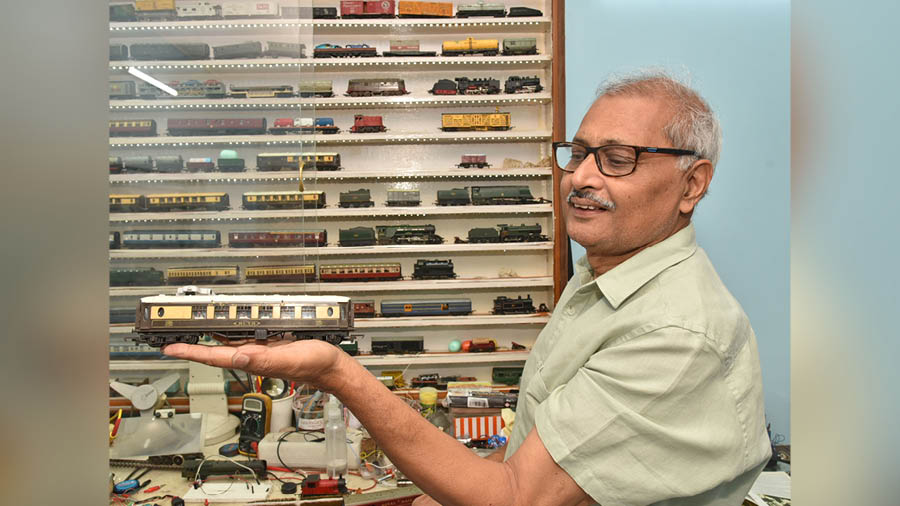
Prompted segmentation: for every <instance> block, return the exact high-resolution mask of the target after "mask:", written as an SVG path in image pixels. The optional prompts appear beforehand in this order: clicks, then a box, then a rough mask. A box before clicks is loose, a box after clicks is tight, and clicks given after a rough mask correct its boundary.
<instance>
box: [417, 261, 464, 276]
mask: <svg viewBox="0 0 900 506" xmlns="http://www.w3.org/2000/svg"><path fill="white" fill-rule="evenodd" d="M412 277H413V279H453V278H455V277H456V273H455V272H453V261H452V260H424V259H419V260H416V264H415V265H414V266H413V275H412Z"/></svg>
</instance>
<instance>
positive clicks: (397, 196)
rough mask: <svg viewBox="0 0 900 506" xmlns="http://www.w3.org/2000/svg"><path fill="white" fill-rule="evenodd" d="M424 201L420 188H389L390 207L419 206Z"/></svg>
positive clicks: (388, 202) (388, 200) (388, 199)
mask: <svg viewBox="0 0 900 506" xmlns="http://www.w3.org/2000/svg"><path fill="white" fill-rule="evenodd" d="M421 203H422V198H421V197H420V196H419V190H388V192H387V205H388V207H404V206H417V205H419V204H421Z"/></svg>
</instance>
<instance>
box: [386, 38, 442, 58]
mask: <svg viewBox="0 0 900 506" xmlns="http://www.w3.org/2000/svg"><path fill="white" fill-rule="evenodd" d="M390 43H391V49H390V50H389V51H385V52H384V53H382V54H383V55H384V56H437V51H422V50H421V49H420V48H419V41H418V40H415V39H412V40H400V39H392V40H391V42H390Z"/></svg>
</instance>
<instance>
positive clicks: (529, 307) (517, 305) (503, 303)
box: [492, 295, 537, 314]
mask: <svg viewBox="0 0 900 506" xmlns="http://www.w3.org/2000/svg"><path fill="white" fill-rule="evenodd" d="M535 312H537V310H536V309H535V308H534V302H533V301H532V300H531V295H529V296H527V297H525V298H524V299H523V298H522V296H521V295H519V296H518V297H516V298H515V299H511V298H509V297H506V296H503V295H501V296H500V297H497V298H496V299H494V310H493V311H492V313H494V314H528V313H535Z"/></svg>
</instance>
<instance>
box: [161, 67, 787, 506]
mask: <svg viewBox="0 0 900 506" xmlns="http://www.w3.org/2000/svg"><path fill="white" fill-rule="evenodd" d="M720 144H721V141H720V131H719V126H718V122H717V120H716V118H715V116H714V115H713V113H712V111H711V110H710V108H709V106H708V105H707V104H706V102H705V101H704V100H703V99H702V98H700V96H699V95H698V94H697V93H695V92H694V91H692V90H691V89H689V88H687V87H686V86H684V85H682V84H680V83H678V82H676V81H674V80H673V79H671V78H669V77H667V76H664V75H659V74H645V75H642V76H639V77H633V78H627V79H624V80H619V81H616V82H613V83H610V84H609V85H607V86H605V87H604V88H602V89H601V91H600V93H599V96H598V98H597V100H596V101H595V102H594V103H593V105H592V106H591V108H590V110H588V112H587V114H586V115H585V117H584V119H583V120H582V122H581V126H580V128H579V129H578V132H577V133H576V134H575V137H574V139H573V141H572V142H560V143H555V144H554V151H555V155H556V163H557V167H556V169H557V170H559V171H560V173H561V176H562V178H561V185H560V195H559V196H560V198H562V199H563V201H564V205H563V206H562V210H563V211H562V212H563V217H564V219H565V223H566V230H567V231H568V234H569V236H571V237H572V239H574V240H575V241H577V242H578V243H579V244H581V245H583V246H584V247H585V250H586V252H587V254H586V256H585V257H583V258H582V259H580V260H579V261H578V264H577V267H576V273H575V276H574V277H573V278H572V279H571V280H570V281H569V283H568V285H567V287H566V289H565V291H564V292H563V294H562V296H561V297H560V300H559V302H558V303H557V306H556V308H555V309H554V311H553V315H552V317H551V319H550V322H549V323H548V325H547V327H546V328H545V329H544V330H543V331H542V332H541V334H540V336H539V337H538V339H537V341H536V343H535V346H534V349H533V351H532V353H531V355H530V356H529V358H528V361H527V363H526V366H525V372H524V374H523V376H522V384H521V394H520V398H519V404H518V411H517V416H516V423H515V425H514V427H513V434H512V437H511V438H510V442H509V444H508V445H507V447H506V448H505V449H502V450H500V451H498V452H497V453H495V454H494V455H492V456H491V457H488V458H487V459H479V458H477V457H476V456H474V455H473V454H472V453H471V452H470V451H469V450H467V449H466V448H464V447H463V446H462V445H460V444H458V443H457V442H456V441H454V440H453V439H452V438H451V437H449V436H447V435H445V434H443V433H441V432H440V431H439V430H437V429H436V428H434V427H432V426H431V425H430V424H429V423H428V422H427V421H426V420H424V419H423V418H422V417H421V416H418V414H417V413H415V412H414V411H413V410H412V409H410V408H409V407H408V406H406V404H405V403H404V402H403V401H401V400H400V399H398V398H397V397H395V396H394V395H393V394H391V393H390V392H389V391H388V390H387V389H386V388H385V387H384V386H383V385H382V384H381V383H380V382H378V381H377V380H376V379H375V377H374V376H372V375H371V374H370V373H368V372H367V371H366V370H365V369H364V368H363V367H362V366H361V365H359V363H358V362H356V360H354V359H353V358H351V357H349V356H348V355H345V354H343V353H342V352H340V351H339V350H338V349H337V348H336V347H333V346H330V345H327V344H325V343H322V342H318V341H300V342H295V343H292V344H289V345H286V346H280V347H268V348H267V347H264V346H255V345H248V346H243V347H239V348H230V347H203V346H188V345H183V344H175V345H170V346H168V347H167V348H166V349H165V353H166V354H168V355H172V356H175V357H181V358H187V359H191V360H198V361H201V362H205V363H209V364H212V365H217V366H221V367H236V368H241V369H245V370H248V371H251V372H254V373H256V374H261V375H266V376H276V377H281V378H291V379H294V380H298V381H303V382H309V383H313V384H315V385H318V386H319V387H320V388H323V389H325V390H327V391H329V392H332V393H334V394H335V395H337V396H338V398H340V399H341V400H342V401H343V402H344V404H346V405H347V406H348V407H349V408H350V410H351V411H353V413H354V414H355V415H356V416H357V417H358V418H359V419H360V421H361V422H362V423H363V424H364V425H365V426H366V428H367V429H368V430H369V432H370V433H371V434H372V435H373V436H374V437H375V439H376V440H377V441H378V442H379V444H380V445H381V447H382V448H384V450H385V452H386V453H387V454H388V455H389V456H390V458H391V460H392V461H393V462H394V464H396V465H397V467H398V468H399V469H400V470H402V471H403V472H404V473H405V474H406V475H407V476H409V477H410V478H411V479H412V480H413V481H414V482H415V483H416V484H417V485H419V486H420V487H421V488H422V489H423V490H424V491H426V492H427V493H428V494H429V496H430V497H424V498H420V500H418V501H417V503H416V504H425V503H433V502H434V501H436V502H438V503H440V504H444V505H465V506H470V505H480V504H485V505H488V504H490V505H574V504H591V503H593V502H598V503H601V504H604V505H612V504H635V505H637V504H671V505H675V504H677V505H687V504H691V505H693V504H722V505H726V504H740V503H741V501H742V499H743V497H744V495H745V494H746V492H747V490H748V489H749V488H750V485H751V484H752V482H753V480H754V479H755V477H756V475H757V474H758V473H759V471H760V470H761V467H762V466H763V465H764V463H765V462H766V460H767V459H768V457H769V451H770V450H769V443H768V438H767V436H766V430H765V424H764V415H763V397H762V386H761V378H760V369H759V358H758V355H757V350H756V340H755V337H754V334H753V330H752V329H751V327H750V323H749V321H748V320H747V317H746V315H745V314H744V312H743V311H742V310H741V307H740V305H739V304H738V303H737V301H735V299H734V298H733V297H732V296H731V294H730V293H729V292H728V290H727V289H726V288H725V286H724V285H723V284H722V282H721V280H720V279H719V278H718V276H717V275H716V272H715V270H714V269H713V267H712V265H711V264H710V262H709V259H708V258H707V256H706V254H705V253H704V252H703V250H701V249H700V248H699V247H697V244H696V242H695V240H694V228H693V225H692V224H691V215H692V214H693V212H694V208H695V206H696V205H697V202H698V201H699V200H700V199H701V198H702V197H703V195H704V194H705V193H706V190H707V188H708V186H709V183H710V180H711V179H712V176H713V168H714V166H715V163H716V161H717V159H718V155H719V147H720ZM432 498H433V499H432Z"/></svg>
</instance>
